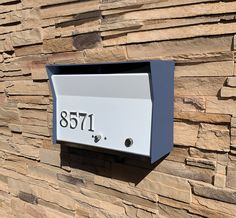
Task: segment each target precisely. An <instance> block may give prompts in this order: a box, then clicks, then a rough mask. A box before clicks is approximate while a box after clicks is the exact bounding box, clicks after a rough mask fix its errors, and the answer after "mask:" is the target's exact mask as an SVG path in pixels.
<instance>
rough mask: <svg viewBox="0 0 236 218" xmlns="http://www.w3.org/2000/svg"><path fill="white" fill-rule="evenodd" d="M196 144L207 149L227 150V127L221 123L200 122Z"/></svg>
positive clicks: (228, 138) (228, 140)
mask: <svg viewBox="0 0 236 218" xmlns="http://www.w3.org/2000/svg"><path fill="white" fill-rule="evenodd" d="M196 146H197V147H198V148H202V149H207V150H219V151H228V150H229V147H230V136H229V129H228V127H227V126H222V125H213V124H201V125H200V130H199V134H198V140H197V142H196Z"/></svg>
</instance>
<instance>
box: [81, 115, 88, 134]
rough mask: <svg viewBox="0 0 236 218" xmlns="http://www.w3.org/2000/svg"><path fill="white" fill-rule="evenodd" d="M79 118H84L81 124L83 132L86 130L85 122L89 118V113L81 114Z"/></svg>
mask: <svg viewBox="0 0 236 218" xmlns="http://www.w3.org/2000/svg"><path fill="white" fill-rule="evenodd" d="M79 117H83V119H82V122H81V130H84V122H85V119H86V117H87V113H79Z"/></svg>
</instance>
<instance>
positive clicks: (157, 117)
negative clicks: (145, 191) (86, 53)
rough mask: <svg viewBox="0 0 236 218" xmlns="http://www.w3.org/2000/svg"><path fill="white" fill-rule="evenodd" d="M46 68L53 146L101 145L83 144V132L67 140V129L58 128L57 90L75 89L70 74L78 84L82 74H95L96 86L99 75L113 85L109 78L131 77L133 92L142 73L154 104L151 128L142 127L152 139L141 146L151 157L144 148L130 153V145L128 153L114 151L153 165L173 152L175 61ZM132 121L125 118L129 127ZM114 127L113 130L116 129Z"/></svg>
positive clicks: (94, 82) (52, 66)
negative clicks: (51, 110)
mask: <svg viewBox="0 0 236 218" xmlns="http://www.w3.org/2000/svg"><path fill="white" fill-rule="evenodd" d="M46 68H47V72H48V76H49V80H50V85H51V89H52V94H53V142H54V143H56V142H58V141H59V142H61V141H66V142H72V143H78V144H87V145H90V146H96V147H100V146H99V143H97V142H96V140H95V142H94V143H90V142H89V140H91V138H90V137H89V139H88V143H87V142H86V143H84V141H82V142H81V141H80V135H79V134H80V133H78V132H79V131H78V132H77V133H78V137H77V138H76V139H73V140H72V139H71V140H70V138H66V137H65V139H64V138H63V137H64V136H63V134H64V133H63V131H66V130H64V129H65V128H64V129H63V128H61V127H60V126H59V125H58V119H59V114H58V113H59V112H58V110H59V109H58V108H59V107H60V104H61V103H60V96H59V91H58V90H60V86H61V88H63V89H65V87H68V89H70V86H72V85H71V84H70V83H69V82H68V83H67V78H69V77H68V75H73V76H74V77H73V78H75V79H76V80H77V79H78V81H80V77H79V76H80V75H94V77H95V78H94V79H93V84H96V81H97V80H100V79H101V77H98V76H99V75H103V76H104V75H107V77H109V80H108V81H111V83H113V77H111V76H110V75H116V74H117V75H119V77H120V78H121V79H122V77H123V75H124V78H126V76H128V77H127V78H129V81H131V83H130V90H131V89H132V85H133V83H132V76H134V77H133V78H134V79H135V78H136V79H139V74H140V75H143V78H148V83H149V84H148V85H149V86H148V88H149V91H150V100H151V101H150V102H151V111H147V113H150V114H151V122H150V128H149V127H148V126H146V127H143V126H140V130H141V131H142V128H143V130H146V128H149V129H150V140H149V141H147V142H146V143H144V144H143V145H140V146H144V150H147V149H149V154H147V153H145V154H142V148H141V152H138V151H137V152H136V151H135V146H134V147H133V148H132V149H133V150H128V149H129V148H128V147H129V146H126V147H127V150H126V148H125V147H124V149H120V148H118V149H114V150H118V151H122V152H128V153H133V154H138V155H144V156H149V157H150V159H151V163H153V162H155V161H157V160H159V159H160V158H162V157H163V156H165V155H166V154H168V153H169V152H170V151H171V149H172V147H173V98H174V62H173V61H159V60H158V61H157V60H152V61H134V62H120V63H101V64H80V65H47V66H46ZM147 75H148V77H147ZM60 76H63V77H60ZM107 77H106V76H105V77H104V78H106V79H107ZM55 78H61V79H63V78H64V80H65V83H64V85H59V84H62V83H58V82H55V81H57V80H55ZM81 78H82V77H81ZM90 78H92V77H88V78H87V79H90ZM116 79H117V77H114V83H113V84H115V80H116ZM141 79H142V78H141ZM73 80H74V79H73ZM73 80H71V81H72V82H73ZM58 81H59V80H58ZM60 81H61V80H60ZM68 81H69V80H68ZM124 81H126V80H124ZM135 81H136V80H135ZM137 81H138V80H137ZM140 81H141V83H142V80H140ZM134 83H135V84H136V82H134ZM141 83H140V84H141ZM79 84H80V83H79ZM138 84H139V83H138V82H137V87H138ZM81 85H83V84H82V83H81ZM126 86H127V87H128V84H124V89H125V87H126ZM140 88H141V87H140ZM85 89H86V86H85ZM114 89H115V88H114ZM76 90H77V89H76ZM110 90H111V95H112V91H113V89H112V87H110ZM127 90H129V89H127ZM136 90H137V91H138V92H141V91H142V90H141V91H140V90H139V89H138V88H137V89H136ZM68 92H69V91H68ZM81 92H84V90H81ZM114 92H115V94H116V95H117V93H118V94H119V90H118V91H117V90H116V91H114ZM121 92H122V91H121ZM134 92H135V90H132V93H133V94H132V95H135V93H134ZM93 93H95V92H93ZM76 95H78V99H79V96H80V91H79V87H78V93H77V91H76V93H75V95H74V94H73V99H74V96H76ZM123 95H125V93H123ZM130 95H131V94H130ZM141 95H142V93H141ZM83 97H84V96H83ZM109 97H110V99H111V100H112V96H109ZM106 99H107V98H106ZM112 101H113V100H112ZM115 101H116V99H114V101H113V103H114V104H115ZM126 101H127V100H126ZM131 101H132V100H131ZM61 102H62V100H61ZM64 102H65V100H64ZM69 102H72V101H69ZM78 102H79V100H78ZM78 104H80V103H78ZM81 104H82V103H81ZM129 105H130V106H131V111H134V110H133V108H132V104H131V103H130V104H129ZM129 105H128V107H129ZM141 105H142V104H141ZM73 113H75V112H73ZM61 114H62V112H61ZM97 114H99V112H97ZM61 116H62V115H61ZM63 116H64V115H63ZM65 116H66V115H65ZM76 116H77V115H76ZM97 116H99V115H97ZM141 116H142V115H141ZM76 119H77V118H76ZM144 121H145V120H144ZM66 122H67V120H65V125H66V124H67V123H66ZM76 122H77V121H76ZM104 122H105V121H104ZM129 122H135V121H129V120H127V119H126V124H129ZM144 123H145V122H144ZM110 124H111V123H109V125H110ZM132 125H133V126H137V128H139V126H138V125H139V124H138V123H137V124H134V123H132ZM126 126H127V125H126ZM72 127H73V126H72ZM60 128H61V129H60ZM110 128H111V127H110ZM112 128H114V126H113V127H112ZM72 131H75V130H71V132H72ZM116 131H119V129H116ZM60 134H61V136H60ZM81 134H82V133H81ZM86 134H87V133H86ZM91 134H93V133H91ZM67 135H68V133H67ZM138 135H140V134H138ZM147 135H148V134H147ZM68 137H69V136H68ZM73 137H74V136H73ZM73 137H72V138H73ZM83 137H88V136H87V135H81V138H83ZM92 137H97V139H98V136H94V135H92ZM99 137H101V136H99ZM99 139H100V138H99ZM99 139H98V140H99ZM105 139H106V137H105ZM130 140H131V142H129V143H132V139H130ZM136 141H137V140H136ZM91 142H92V141H91ZM104 143H105V142H104ZM106 143H107V142H106ZM101 144H102V143H101ZM147 146H148V147H147ZM101 148H107V149H112V150H113V147H111V146H107V147H106V146H105V145H104V146H101Z"/></svg>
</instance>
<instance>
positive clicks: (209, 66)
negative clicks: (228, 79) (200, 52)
mask: <svg viewBox="0 0 236 218" xmlns="http://www.w3.org/2000/svg"><path fill="white" fill-rule="evenodd" d="M233 74H234V62H233V61H223V62H209V63H198V64H193V65H191V64H189V65H180V66H178V65H176V67H175V77H181V76H196V77H197V76H232V75H233Z"/></svg>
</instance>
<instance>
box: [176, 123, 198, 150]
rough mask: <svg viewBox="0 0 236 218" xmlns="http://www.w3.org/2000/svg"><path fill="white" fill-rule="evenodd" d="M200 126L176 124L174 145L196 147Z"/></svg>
mask: <svg viewBox="0 0 236 218" xmlns="http://www.w3.org/2000/svg"><path fill="white" fill-rule="evenodd" d="M198 129H199V126H198V125H195V124H193V125H190V124H187V123H180V122H175V123H174V144H177V145H184V146H195V144H196V142H197V136H198Z"/></svg>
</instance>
